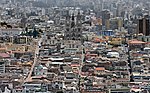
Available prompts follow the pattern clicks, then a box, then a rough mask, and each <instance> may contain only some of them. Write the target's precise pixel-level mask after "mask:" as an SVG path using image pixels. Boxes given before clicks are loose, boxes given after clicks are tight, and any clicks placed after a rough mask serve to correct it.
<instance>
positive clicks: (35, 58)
mask: <svg viewBox="0 0 150 93" xmlns="http://www.w3.org/2000/svg"><path fill="white" fill-rule="evenodd" d="M44 37H45V34H44V35H42V36H41V38H40V39H39V41H38V44H37V45H36V49H35V55H34V62H33V65H32V67H31V70H30V72H29V74H28V77H27V78H26V81H29V80H30V78H31V75H32V72H33V70H34V67H35V65H36V63H37V59H38V56H37V55H38V54H39V50H40V48H39V45H41V42H42V41H43V38H44Z"/></svg>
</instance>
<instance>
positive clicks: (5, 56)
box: [0, 53, 10, 58]
mask: <svg viewBox="0 0 150 93" xmlns="http://www.w3.org/2000/svg"><path fill="white" fill-rule="evenodd" d="M0 57H2V58H10V55H9V54H7V53H0Z"/></svg>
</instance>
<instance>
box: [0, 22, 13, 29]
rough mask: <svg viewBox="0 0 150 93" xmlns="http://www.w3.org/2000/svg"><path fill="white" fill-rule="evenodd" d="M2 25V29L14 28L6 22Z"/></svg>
mask: <svg viewBox="0 0 150 93" xmlns="http://www.w3.org/2000/svg"><path fill="white" fill-rule="evenodd" d="M0 25H1V26H2V27H6V28H12V26H11V25H9V24H7V23H6V22H0Z"/></svg>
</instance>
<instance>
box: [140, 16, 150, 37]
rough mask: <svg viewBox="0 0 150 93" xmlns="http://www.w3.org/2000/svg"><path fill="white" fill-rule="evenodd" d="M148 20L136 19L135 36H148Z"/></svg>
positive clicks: (149, 29)
mask: <svg viewBox="0 0 150 93" xmlns="http://www.w3.org/2000/svg"><path fill="white" fill-rule="evenodd" d="M149 21H150V20H149V18H147V17H143V18H140V19H138V26H137V29H138V30H137V34H143V35H145V36H149V35H150V27H149V26H150V22H149Z"/></svg>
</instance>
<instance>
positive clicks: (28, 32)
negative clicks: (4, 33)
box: [21, 27, 43, 38]
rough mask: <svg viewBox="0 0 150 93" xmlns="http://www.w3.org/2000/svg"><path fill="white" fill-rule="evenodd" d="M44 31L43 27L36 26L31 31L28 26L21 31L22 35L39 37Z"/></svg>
mask: <svg viewBox="0 0 150 93" xmlns="http://www.w3.org/2000/svg"><path fill="white" fill-rule="evenodd" d="M41 33H43V31H42V30H41V29H39V30H37V29H36V28H34V29H33V30H31V31H28V28H27V27H26V28H25V31H24V32H22V33H21V35H23V36H33V38H36V37H39V36H40V34H41Z"/></svg>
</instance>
